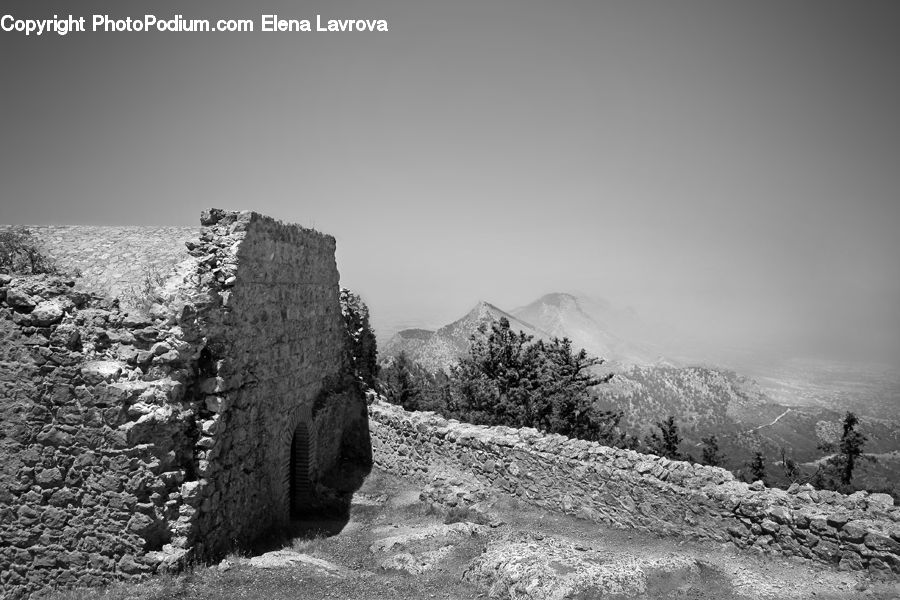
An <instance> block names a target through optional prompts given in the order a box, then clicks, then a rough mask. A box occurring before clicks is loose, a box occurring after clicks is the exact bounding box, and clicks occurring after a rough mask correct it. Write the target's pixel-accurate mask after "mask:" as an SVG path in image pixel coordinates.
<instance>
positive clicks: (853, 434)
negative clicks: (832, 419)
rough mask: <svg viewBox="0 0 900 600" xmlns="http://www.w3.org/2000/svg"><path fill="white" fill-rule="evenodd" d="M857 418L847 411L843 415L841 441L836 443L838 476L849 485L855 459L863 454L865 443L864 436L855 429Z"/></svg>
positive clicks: (857, 422)
mask: <svg viewBox="0 0 900 600" xmlns="http://www.w3.org/2000/svg"><path fill="white" fill-rule="evenodd" d="M858 424H859V419H857V418H856V415H855V414H853V413H852V412H848V413H847V414H846V416H844V423H843V427H844V432H843V434H842V435H841V441H840V444H839V445H838V448H839V450H840V454H839V455H838V456H840V457H841V458H840V463H839V465H840V477H841V484H843V485H850V482H851V481H853V470H854V469H855V468H856V464H857V461H858V460H859V458H860V457H861V456H862V454H863V446H864V445H865V443H866V436H864V435H863V434H861V433H860V432H858V431H856V426H857V425H858Z"/></svg>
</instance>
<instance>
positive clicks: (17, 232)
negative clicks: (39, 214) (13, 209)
mask: <svg viewBox="0 0 900 600" xmlns="http://www.w3.org/2000/svg"><path fill="white" fill-rule="evenodd" d="M0 271H4V272H7V273H15V274H21V275H39V274H42V273H45V274H48V275H61V274H62V272H61V271H60V269H59V267H57V266H56V263H55V262H54V261H53V260H52V259H50V257H48V256H47V255H46V254H44V252H43V251H42V250H41V249H40V248H39V246H38V243H37V240H35V239H34V236H33V235H32V233H31V232H30V231H29V230H28V229H7V230H6V231H0Z"/></svg>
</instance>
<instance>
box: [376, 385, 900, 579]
mask: <svg viewBox="0 0 900 600" xmlns="http://www.w3.org/2000/svg"><path fill="white" fill-rule="evenodd" d="M369 420H370V428H371V432H372V447H373V453H374V459H375V465H376V466H377V467H379V468H382V469H384V470H386V471H389V472H392V473H395V474H398V475H401V476H404V477H412V478H417V479H419V480H421V481H423V482H426V483H428V485H427V487H426V488H425V492H423V495H424V497H427V498H429V499H430V500H432V501H434V502H436V503H439V504H444V505H447V506H457V505H461V506H472V505H475V506H477V505H478V503H479V502H483V501H485V500H486V499H488V498H489V497H490V491H491V490H496V491H501V492H504V493H506V494H509V495H511V496H513V497H516V498H519V499H520V500H523V501H525V502H528V503H529V504H532V505H535V506H539V507H543V508H546V509H547V510H553V511H561V512H564V513H566V514H570V515H574V516H577V517H580V518H584V519H587V520H590V521H594V522H597V523H605V524H608V525H612V526H615V527H619V528H634V529H637V530H641V531H647V532H652V533H655V534H662V535H676V536H685V537H689V538H694V539H701V540H710V541H715V542H723V543H730V544H733V545H734V546H737V547H738V548H742V549H756V550H760V551H762V552H765V553H768V554H775V555H787V556H800V557H805V558H808V559H813V560H816V561H820V562H825V563H833V564H836V565H838V566H839V567H840V568H845V569H858V570H862V569H867V570H868V571H869V572H871V573H873V574H874V575H877V576H885V577H897V575H898V574H900V507H895V506H894V505H893V499H892V498H891V497H890V496H888V495H886V494H868V493H866V492H857V493H855V494H852V495H850V496H845V495H842V494H839V493H837V492H828V491H817V490H814V489H813V488H812V486H809V485H804V486H797V485H794V486H792V487H791V489H789V490H787V491H785V490H780V489H772V488H766V487H764V486H762V485H761V484H760V483H758V482H757V483H756V484H753V485H748V484H746V483H742V482H738V481H735V479H734V476H733V475H732V473H730V472H729V471H726V470H724V469H720V468H717V467H707V466H702V465H696V464H691V463H688V462H683V461H671V460H668V459H665V458H660V457H657V456H653V455H646V454H639V453H637V452H634V451H631V450H620V449H616V448H608V447H605V446H601V445H599V444H596V443H593V442H586V441H582V440H574V439H570V438H566V437H564V436H560V435H553V434H543V433H541V432H538V431H537V430H535V429H530V428H526V429H512V428H508V427H486V426H479V425H469V424H464V423H459V422H458V421H454V420H447V419H444V418H442V417H440V416H438V415H435V414H434V413H429V412H407V411H404V410H403V409H402V408H400V407H397V406H394V405H390V404H387V403H385V402H382V401H380V400H376V401H375V402H374V403H373V404H371V405H370V407H369Z"/></svg>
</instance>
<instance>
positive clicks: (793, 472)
mask: <svg viewBox="0 0 900 600" xmlns="http://www.w3.org/2000/svg"><path fill="white" fill-rule="evenodd" d="M781 468H782V470H783V471H784V476H785V478H786V479H787V480H788V481H790V482H791V483H796V482H798V481H800V478H801V477H802V475H803V473H802V472H801V471H800V466H799V465H798V464H797V461H795V460H794V459H793V458H789V457H788V456H787V452H786V451H785V449H784V448H781Z"/></svg>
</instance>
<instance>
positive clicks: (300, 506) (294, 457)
mask: <svg viewBox="0 0 900 600" xmlns="http://www.w3.org/2000/svg"><path fill="white" fill-rule="evenodd" d="M290 490H291V502H290V507H291V517H293V518H296V517H299V516H302V515H303V514H304V513H306V512H308V511H309V509H310V508H311V506H312V503H313V502H312V501H313V489H312V483H311V482H310V480H309V427H308V426H307V425H306V423H303V422H300V423H299V424H298V425H297V428H296V429H295V430H294V437H293V439H292V440H291V465H290Z"/></svg>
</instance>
